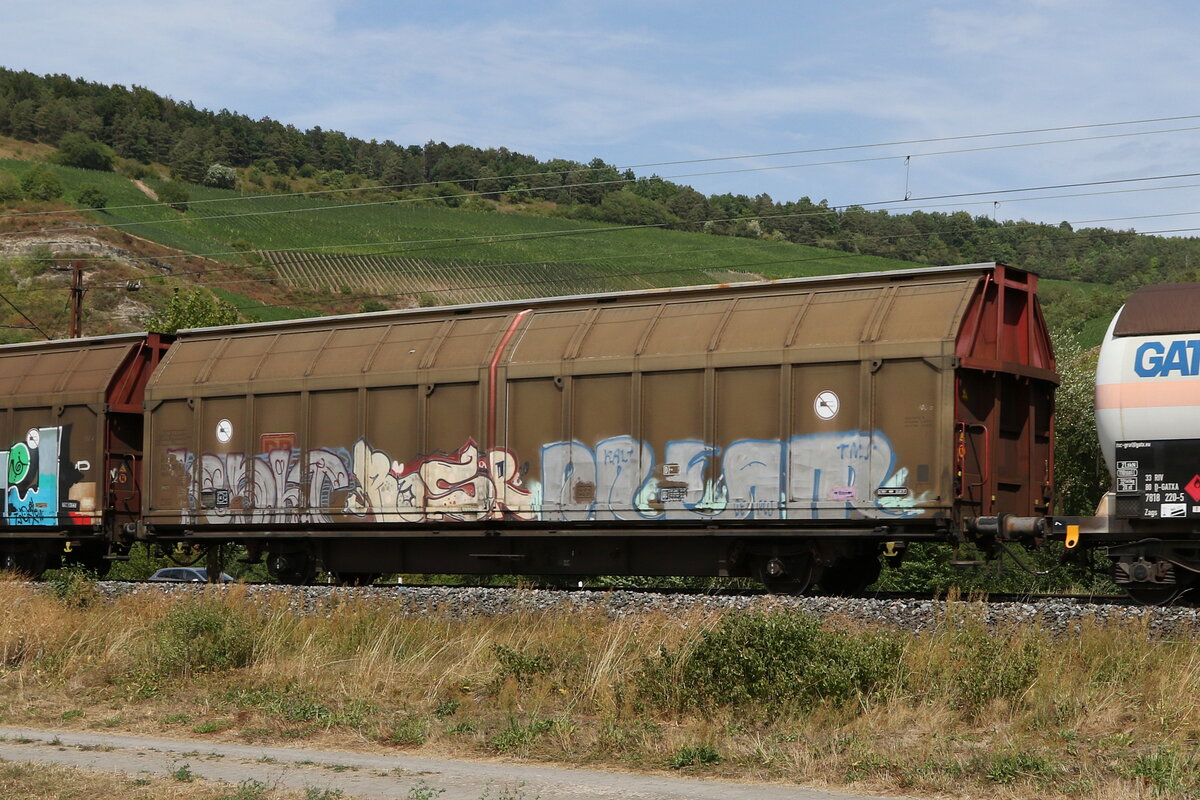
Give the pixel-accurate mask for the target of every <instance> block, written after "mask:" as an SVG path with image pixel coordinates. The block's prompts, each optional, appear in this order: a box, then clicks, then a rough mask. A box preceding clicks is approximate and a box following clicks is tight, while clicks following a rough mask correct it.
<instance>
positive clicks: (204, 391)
mask: <svg viewBox="0 0 1200 800" xmlns="http://www.w3.org/2000/svg"><path fill="white" fill-rule="evenodd" d="M1016 339H1021V341H1015V340H1016ZM1055 382H1056V378H1055V376H1054V373H1053V357H1052V354H1051V352H1050V348H1049V341H1048V337H1047V336H1046V332H1045V326H1044V323H1043V322H1042V321H1041V317H1040V312H1039V311H1038V309H1037V301H1036V278H1035V277H1034V276H1032V275H1028V274H1026V273H1023V272H1020V271H1018V270H1013V269H1011V268H1008V267H1004V266H1003V265H997V264H979V265H967V266H963V267H947V268H934V269H922V270H907V271H899V272H891V273H876V274H870V275H851V276H839V277H832V278H812V279H796V280H788V281H778V282H762V283H754V284H742V285H735V286H712V287H698V288H688V289H675V290H656V291H648V292H636V293H619V294H610V295H595V296H586V297H572V298H552V299H539V300H530V301H523V302H515V303H503V304H491V305H479V306H459V307H450V308H434V309H415V310H412V311H402V312H386V313H381V314H371V315H356V316H350V317H340V318H330V319H317V320H303V321H293V322H286V323H272V324H266V325H254V326H237V327H231V328H221V329H206V330H196V331H185V332H182V333H181V336H180V340H179V342H178V343H177V344H176V345H175V347H174V348H173V349H172V351H171V353H170V354H169V356H168V357H167V358H166V359H165V361H164V363H163V365H162V367H161V368H160V369H159V371H158V372H157V374H156V375H155V377H154V379H153V381H152V383H151V385H150V386H149V388H148V390H147V407H148V410H149V419H150V429H149V445H148V453H149V459H150V476H151V477H150V486H151V488H152V491H151V492H150V495H149V497H148V504H147V508H146V522H147V525H148V526H149V528H150V530H151V531H152V532H153V533H156V534H157V535H163V536H173V535H178V536H184V535H186V536H209V537H218V538H220V537H228V536H231V535H232V534H234V533H237V534H238V535H245V536H250V537H251V538H253V537H259V538H260V539H262V540H263V541H267V542H270V541H271V540H273V539H274V540H279V539H285V538H291V539H307V540H309V541H310V542H311V543H312V544H313V548H312V551H311V554H312V556H313V557H314V558H319V559H321V560H322V561H323V562H324V563H326V564H328V563H329V562H330V561H333V562H338V560H339V559H343V569H344V570H347V571H355V572H377V571H388V570H398V569H401V568H402V567H406V568H407V569H408V571H425V569H433V568H435V567H436V568H437V569H440V570H446V571H458V572H476V571H506V570H507V569H509V568H519V569H520V570H521V571H527V572H533V571H538V572H556V571H557V572H567V571H589V570H591V569H604V570H609V571H633V572H654V573H666V574H671V573H675V574H679V573H683V572H698V573H701V574H706V573H715V572H726V573H730V574H732V573H734V572H737V571H739V570H744V569H749V567H747V566H746V564H747V563H748V562H747V561H746V560H744V559H743V560H741V561H740V562H739V558H740V556H739V555H738V553H740V552H743V551H746V550H747V548H749V550H755V549H764V548H765V549H767V550H770V549H771V548H772V547H774V548H776V549H778V547H779V545H780V543H781V542H783V543H788V542H795V541H803V542H809V541H812V540H815V539H817V538H825V539H832V538H835V537H843V538H847V537H848V538H854V537H858V538H859V539H861V540H862V541H864V542H868V543H872V544H873V543H877V542H879V541H883V540H886V539H896V538H921V537H947V536H950V535H952V533H953V532H954V531H955V530H957V529H959V528H960V527H961V524H962V521H963V517H964V516H965V515H979V514H992V513H999V512H1001V511H1003V512H1006V513H1021V514H1028V513H1034V511H1035V509H1036V508H1040V507H1043V506H1044V505H1045V504H1046V503H1047V502H1048V495H1049V491H1050V484H1049V477H1048V476H1049V473H1048V468H1049V446H1050V435H1051V431H1050V429H1049V410H1050V408H1051V405H1052V401H1051V399H1050V398H1051V397H1052V391H1053V386H1054V383H1055ZM989 386H991V387H993V389H992V390H991V391H989V390H988V387H989ZM995 387H999V388H995ZM1005 387H1007V388H1005ZM992 456H998V457H999V458H1000V461H999V462H998V463H1000V464H1001V465H1002V466H1001V467H999V468H995V469H993V468H992V466H991V465H990V464H985V463H984V462H986V461H987V460H988V459H990V458H991V457H992ZM456 537H457V538H458V539H460V540H466V541H462V542H459V543H458V544H447V543H446V540H447V538H456ZM678 537H692V541H691V543H690V545H687V546H680V544H678V543H676V544H671V543H670V541H671V539H672V538H678ZM639 538H640V539H643V540H644V541H643V542H642V543H641V544H639V543H638V541H637V540H638V539H639ZM335 539H341V540H343V541H342V542H341V543H340V544H338V545H337V546H336V547H335V546H334V545H333V542H334V540H335ZM434 539H437V541H438V542H440V543H438V544H433V543H432V541H433V540H434ZM368 540H370V541H373V542H374V544H366V543H365V542H367V541H368ZM422 540H423V541H424V542H425V544H424V545H421V544H420V541H422ZM501 541H502V542H503V543H501ZM522 541H523V543H522ZM751 541H757V542H760V543H762V542H765V543H766V544H764V545H762V546H761V547H760V544H748V543H749V542H751ZM422 546H423V547H424V548H425V549H424V551H421V547H422ZM279 547H282V546H279ZM854 547H855V548H858V547H859V545H857V544H856V545H855V546H854ZM822 548H823V549H822V554H821V555H819V557H818V560H823V561H826V562H828V561H831V560H836V558H837V552H836V551H837V548H836V547H828V546H825V545H822ZM819 549H821V548H819ZM735 551H736V552H735ZM422 552H423V553H424V555H425V556H429V557H428V558H427V559H426V560H422V558H423V556H422ZM434 552H436V553H438V554H439V555H438V556H437V558H434V557H433V556H432V555H430V554H432V553H434ZM830 552H833V555H830V554H829V553H830ZM856 552H860V551H859V550H856ZM351 553H357V555H347V554H351ZM580 554H582V555H580ZM418 567H420V568H418Z"/></svg>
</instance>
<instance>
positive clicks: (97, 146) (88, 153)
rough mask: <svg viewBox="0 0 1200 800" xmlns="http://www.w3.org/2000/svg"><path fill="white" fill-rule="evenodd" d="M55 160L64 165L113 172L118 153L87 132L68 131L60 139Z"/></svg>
mask: <svg viewBox="0 0 1200 800" xmlns="http://www.w3.org/2000/svg"><path fill="white" fill-rule="evenodd" d="M54 160H55V161H56V162H57V163H59V164H62V165H63V166H64V167H80V168H82V169H96V170H100V171H102V172H112V168H113V164H114V163H115V161H116V154H115V153H113V151H112V148H111V147H109V146H108V145H106V144H104V143H103V142H97V141H96V140H95V139H93V138H91V137H90V136H88V135H87V134H85V133H68V134H66V135H65V136H63V137H62V138H61V139H59V140H58V152H57V153H55V154H54Z"/></svg>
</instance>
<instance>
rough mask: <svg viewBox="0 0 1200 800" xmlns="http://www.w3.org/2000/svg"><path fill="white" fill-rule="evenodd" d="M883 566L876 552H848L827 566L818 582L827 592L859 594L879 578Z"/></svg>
mask: <svg viewBox="0 0 1200 800" xmlns="http://www.w3.org/2000/svg"><path fill="white" fill-rule="evenodd" d="M882 568H883V565H882V564H880V563H879V556H878V555H876V554H875V553H874V552H858V553H853V554H851V553H847V554H846V555H841V556H838V557H837V558H836V559H834V561H833V563H832V564H830V565H829V566H827V567H825V569H823V570H822V571H821V577H820V579H819V580H818V581H817V583H819V584H820V586H821V589H822V591H824V592H826V593H827V594H839V595H846V594H858V593H859V592H861V591H862V590H863V589H866V588H867V587H868V586H870V585H871V584H872V583H874V582H875V581H876V580H877V579H878V578H879V572H880V570H881V569H882Z"/></svg>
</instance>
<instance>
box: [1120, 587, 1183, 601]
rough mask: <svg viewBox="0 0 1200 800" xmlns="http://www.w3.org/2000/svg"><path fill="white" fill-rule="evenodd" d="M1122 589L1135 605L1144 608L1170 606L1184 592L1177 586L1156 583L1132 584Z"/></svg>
mask: <svg viewBox="0 0 1200 800" xmlns="http://www.w3.org/2000/svg"><path fill="white" fill-rule="evenodd" d="M1122 588H1123V589H1125V594H1127V595H1129V597H1130V598H1131V599H1132V600H1133V601H1134V602H1135V603H1141V604H1142V605H1144V606H1166V605H1170V604H1171V603H1173V602H1175V599H1176V598H1177V597H1179V595H1180V594H1182V592H1183V590H1182V589H1181V588H1180V587H1179V586H1177V585H1170V586H1165V585H1160V584H1155V583H1142V584H1132V583H1131V584H1126V585H1125V586H1123V587H1122Z"/></svg>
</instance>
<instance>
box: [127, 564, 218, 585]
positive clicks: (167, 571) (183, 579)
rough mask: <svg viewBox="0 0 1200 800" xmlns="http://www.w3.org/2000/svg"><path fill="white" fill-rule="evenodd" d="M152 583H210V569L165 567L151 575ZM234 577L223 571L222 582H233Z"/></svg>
mask: <svg viewBox="0 0 1200 800" xmlns="http://www.w3.org/2000/svg"><path fill="white" fill-rule="evenodd" d="M148 580H149V581H150V582H151V583H208V570H206V569H205V568H204V567H164V568H163V569H160V570H159V571H158V572H156V573H154V574H153V575H151V576H150V577H149V578H148ZM233 581H234V579H233V578H232V577H231V576H230V575H227V574H226V573H224V572H222V573H221V580H220V582H221V583H233Z"/></svg>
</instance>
